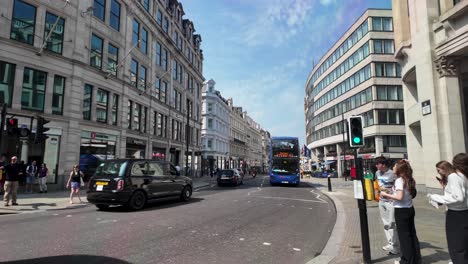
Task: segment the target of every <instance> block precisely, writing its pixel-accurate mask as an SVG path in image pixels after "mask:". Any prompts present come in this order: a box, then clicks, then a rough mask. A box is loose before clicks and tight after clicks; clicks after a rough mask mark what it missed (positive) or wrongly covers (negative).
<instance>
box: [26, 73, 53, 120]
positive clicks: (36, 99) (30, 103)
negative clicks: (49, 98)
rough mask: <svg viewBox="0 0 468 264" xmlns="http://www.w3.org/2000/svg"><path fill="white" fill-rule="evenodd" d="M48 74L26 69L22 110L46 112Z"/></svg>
mask: <svg viewBox="0 0 468 264" xmlns="http://www.w3.org/2000/svg"><path fill="white" fill-rule="evenodd" d="M46 83H47V73H46V72H43V71H38V70H33V69H30V68H24V75H23V90H22V93H21V109H26V110H32V111H39V112H44V98H45V90H46Z"/></svg>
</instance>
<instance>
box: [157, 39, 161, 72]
mask: <svg viewBox="0 0 468 264" xmlns="http://www.w3.org/2000/svg"><path fill="white" fill-rule="evenodd" d="M156 65H158V66H161V44H159V42H156Z"/></svg>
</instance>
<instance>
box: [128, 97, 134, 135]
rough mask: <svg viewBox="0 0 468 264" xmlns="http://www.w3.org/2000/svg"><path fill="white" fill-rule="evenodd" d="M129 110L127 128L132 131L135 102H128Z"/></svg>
mask: <svg viewBox="0 0 468 264" xmlns="http://www.w3.org/2000/svg"><path fill="white" fill-rule="evenodd" d="M127 109H128V112H127V123H128V126H127V128H128V129H132V117H133V102H132V101H130V100H128V103H127Z"/></svg>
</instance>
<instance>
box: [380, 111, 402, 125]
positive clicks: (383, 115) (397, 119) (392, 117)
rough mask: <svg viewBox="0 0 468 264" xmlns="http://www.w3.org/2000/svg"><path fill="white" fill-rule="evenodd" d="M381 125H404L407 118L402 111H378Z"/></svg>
mask: <svg viewBox="0 0 468 264" xmlns="http://www.w3.org/2000/svg"><path fill="white" fill-rule="evenodd" d="M377 116H378V120H379V123H378V124H379V125H404V124H405V117H404V112H403V110H401V109H382V110H377Z"/></svg>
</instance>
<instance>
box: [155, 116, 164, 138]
mask: <svg viewBox="0 0 468 264" xmlns="http://www.w3.org/2000/svg"><path fill="white" fill-rule="evenodd" d="M155 134H156V135H157V136H160V137H162V136H163V115H162V114H160V113H158V114H157V115H156V132H155Z"/></svg>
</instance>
